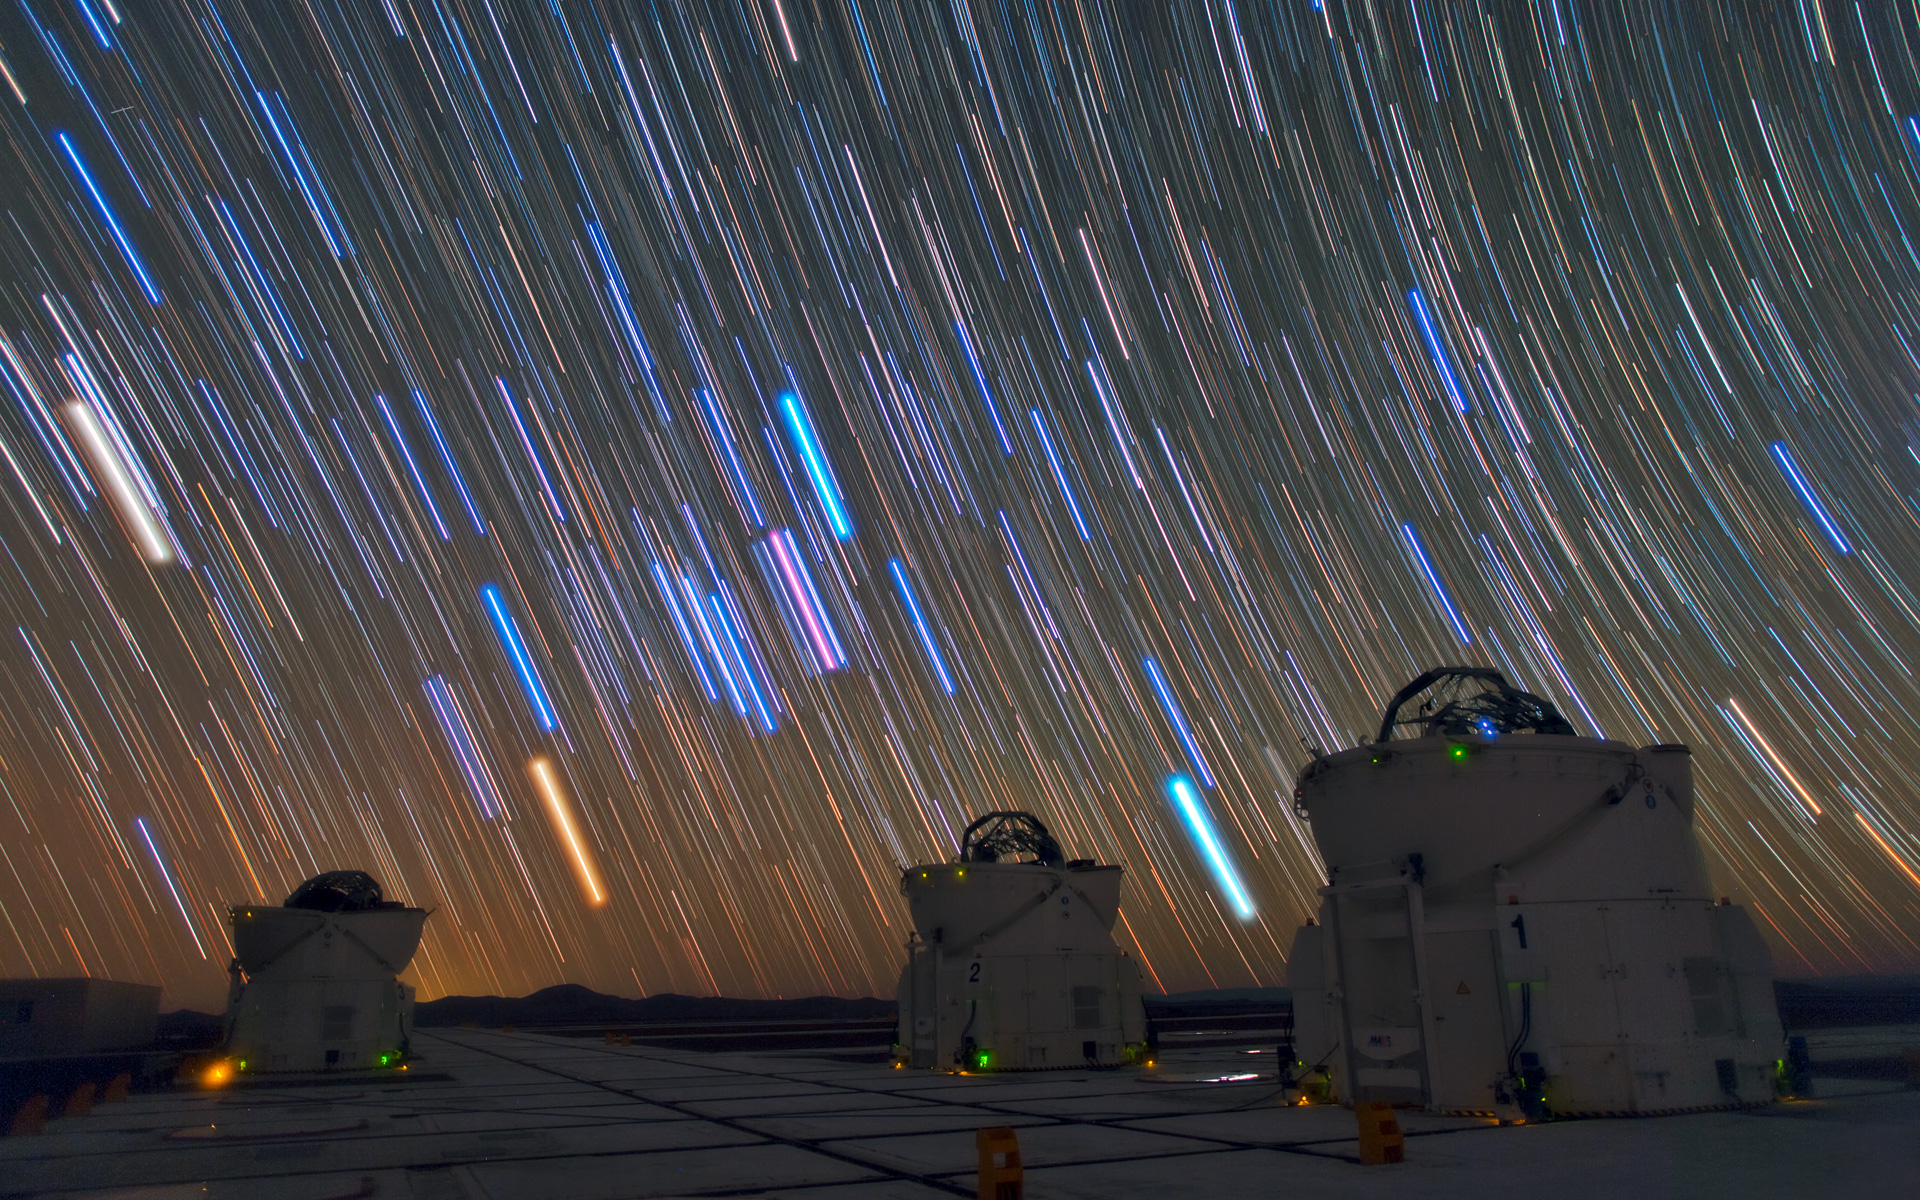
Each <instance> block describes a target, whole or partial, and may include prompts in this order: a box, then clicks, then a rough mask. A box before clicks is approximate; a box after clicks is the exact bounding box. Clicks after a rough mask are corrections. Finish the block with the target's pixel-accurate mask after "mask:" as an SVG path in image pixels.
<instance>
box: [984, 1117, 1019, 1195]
mask: <svg viewBox="0 0 1920 1200" xmlns="http://www.w3.org/2000/svg"><path fill="white" fill-rule="evenodd" d="M973 1144H974V1146H975V1148H977V1149H978V1150H979V1151H980V1186H979V1189H978V1191H977V1192H976V1193H975V1194H976V1195H977V1196H978V1197H979V1200H1025V1197H1026V1194H1027V1185H1026V1182H1025V1171H1024V1169H1023V1168H1022V1167H1021V1166H1020V1139H1019V1138H1018V1137H1016V1136H1014V1132H1013V1130H1011V1129H1008V1128H1007V1127H1006V1126H1004V1125H1002V1126H998V1127H996V1128H993V1129H978V1130H975V1131H974V1134H973ZM996 1158H997V1159H998V1160H999V1161H998V1162H995V1161H994V1160H995V1159H996Z"/></svg>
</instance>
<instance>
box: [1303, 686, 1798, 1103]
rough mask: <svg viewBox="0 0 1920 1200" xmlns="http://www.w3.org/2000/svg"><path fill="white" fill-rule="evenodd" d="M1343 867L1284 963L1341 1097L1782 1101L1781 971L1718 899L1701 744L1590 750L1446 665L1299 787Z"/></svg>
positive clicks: (1531, 708)
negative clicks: (1698, 773)
mask: <svg viewBox="0 0 1920 1200" xmlns="http://www.w3.org/2000/svg"><path fill="white" fill-rule="evenodd" d="M1294 804H1295V808H1296V810H1297V811H1298V812H1299V813H1300V814H1301V815H1302V816H1304V817H1306V818H1307V819H1308V820H1309V821H1310V822H1311V824H1312V829H1313V836H1314V840H1315V842H1316V843H1317V844H1318V846H1319V849H1320V853H1321V856H1322V857H1323V858H1324V860H1325V862H1326V867H1327V877H1328V883H1327V886H1326V887H1325V888H1323V889H1322V890H1321V899H1320V910H1319V919H1318V921H1317V922H1309V923H1308V924H1307V925H1306V926H1305V927H1303V928H1301V929H1300V930H1299V932H1298V933H1297V934H1296V935H1295V938H1294V943H1293V953H1292V955H1291V956H1290V958H1289V967H1290V971H1291V983H1292V985H1293V1002H1294V1020H1295V1025H1296V1048H1297V1056H1298V1059H1299V1062H1300V1065H1301V1066H1303V1067H1305V1068H1307V1069H1308V1070H1309V1071H1313V1070H1316V1069H1317V1070H1319V1071H1324V1072H1325V1073H1326V1074H1327V1076H1328V1084H1329V1086H1330V1090H1331V1094H1332V1095H1333V1096H1334V1097H1336V1098H1338V1099H1341V1100H1344V1101H1347V1102H1355V1101H1362V1100H1367V1101H1374V1100H1377V1101H1385V1102H1388V1103H1397V1104H1408V1103H1412V1104H1420V1105H1423V1106H1425V1107H1428V1108H1431V1109H1436V1110H1444V1111H1461V1112H1480V1113H1488V1112H1498V1113H1503V1114H1510V1113H1514V1112H1516V1111H1517V1112H1521V1113H1524V1114H1527V1115H1540V1114H1543V1113H1546V1112H1549V1111H1550V1112H1552V1113H1557V1114H1562V1115H1569V1114H1595V1115H1599V1114H1624V1113H1655V1112H1672V1111H1677V1110H1685V1109H1701V1108H1713V1107H1732V1106H1740V1105H1746V1104H1751V1103H1756V1102H1762V1101H1766V1100H1770V1099H1772V1098H1773V1096H1774V1077H1775V1062H1776V1060H1778V1059H1779V1057H1780V1054H1781V1045H1782V1033H1781V1027H1780V1019H1779V1015H1778V1013H1777V1011H1776V1009H1775V1006H1774V996H1773V964H1772V960H1771V957H1770V955H1769V953H1768V950H1767V947H1766V944H1765V943H1764V942H1763V941H1761V939H1760V936H1759V934H1758V932H1757V931H1756V929H1755V927H1754V924H1753V921H1752V919H1751V918H1750V917H1749V916H1748V915H1747V912H1746V910H1745V909H1744V908H1741V907H1740V906H1738V905H1734V904H1730V903H1727V902H1725V901H1721V902H1718V903H1716V902H1715V900H1714V897H1713V893H1712V889H1711V886H1710V884H1709V882H1708V878H1707V869H1706V863H1705V860H1704V858H1703V857H1702V854H1701V850H1700V843H1699V841H1698V839H1697V838H1696V836H1695V834H1694V829H1693V813H1694V798H1693V770H1692V763H1691V758H1690V754H1689V752H1688V750H1687V747H1685V746H1680V745H1654V746H1643V747H1640V748H1638V749H1636V748H1634V747H1633V746H1630V745H1627V744H1625V743H1623V742H1615V741H1609V740H1605V739H1603V738H1597V737H1581V736H1579V735H1578V734H1576V733H1575V731H1574V729H1573V726H1572V725H1571V724H1570V723H1569V722H1568V721H1567V720H1566V718H1565V717H1564V716H1562V715H1561V714H1560V713H1559V712H1558V711H1557V710H1556V709H1555V708H1554V706H1553V705H1552V704H1551V703H1550V702H1548V701H1546V700H1544V699H1542V698H1541V697H1538V696H1534V695H1531V694H1529V693H1527V692H1523V691H1521V690H1519V689H1517V688H1515V687H1513V686H1512V685H1511V684H1509V683H1508V682H1507V681H1506V679H1505V678H1504V677H1502V676H1501V674H1500V673H1499V672H1497V671H1493V670H1489V669H1487V668H1483V667H1442V668H1438V669H1436V670H1433V671H1428V672H1427V673H1425V674H1423V675H1421V676H1420V677H1419V678H1417V679H1415V680H1414V681H1413V682H1411V683H1409V684H1408V685H1407V686H1406V687H1405V688H1403V689H1401V691H1400V692H1399V693H1398V694H1397V695H1395V696H1394V697H1393V699H1392V700H1391V701H1390V702H1389V703H1388V705H1387V708H1386V711H1385V713H1384V714H1383V716H1382V719H1381V723H1380V730H1379V735H1378V737H1377V738H1375V739H1374V740H1372V741H1371V742H1367V743H1364V744H1362V745H1361V746H1359V747H1358V748H1356V749H1352V750H1345V751H1341V752H1339V753H1336V754H1331V755H1326V756H1323V757H1320V758H1317V759H1315V760H1314V761H1313V762H1311V763H1309V764H1307V766H1306V768H1305V769H1304V770H1303V771H1302V772H1301V773H1300V776H1299V779H1298V782H1297V786H1296V788H1295V791H1294Z"/></svg>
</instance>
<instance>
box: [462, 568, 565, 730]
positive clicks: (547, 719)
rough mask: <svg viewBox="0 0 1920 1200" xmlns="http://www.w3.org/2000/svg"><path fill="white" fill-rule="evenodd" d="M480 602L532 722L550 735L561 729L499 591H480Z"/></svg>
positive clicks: (486, 587)
mask: <svg viewBox="0 0 1920 1200" xmlns="http://www.w3.org/2000/svg"><path fill="white" fill-rule="evenodd" d="M480 598H481V600H483V601H484V602H485V603H486V606H487V615H488V616H489V617H491V618H492V619H493V630H494V632H495V633H496V634H498V635H499V636H500V645H501V646H502V647H504V648H505V649H506V652H507V658H508V660H509V661H510V662H512V663H513V672H514V674H515V675H518V676H519V677H520V687H521V688H522V690H524V691H525V692H526V696H527V705H528V707H530V708H532V709H533V719H534V720H535V721H537V722H539V725H540V728H542V729H544V730H546V731H547V732H548V733H552V732H553V731H554V730H555V729H557V728H559V727H560V718H559V716H558V715H556V714H555V712H554V711H553V705H552V704H551V703H549V702H548V700H547V689H546V687H545V686H544V685H543V684H542V683H541V682H540V672H539V671H537V670H535V669H534V665H533V657H532V656H531V655H530V654H528V653H527V644H526V643H525V642H523V641H521V640H520V627H519V626H518V625H516V624H514V620H513V614H512V613H510V612H508V611H507V602H506V601H505V600H504V599H502V598H501V596H500V589H499V588H498V587H496V586H494V585H493V584H491V583H489V584H485V585H483V586H482V587H481V589H480Z"/></svg>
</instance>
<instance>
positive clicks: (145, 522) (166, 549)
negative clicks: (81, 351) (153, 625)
mask: <svg viewBox="0 0 1920 1200" xmlns="http://www.w3.org/2000/svg"><path fill="white" fill-rule="evenodd" d="M65 411H66V417H67V423H68V424H69V425H71V426H72V427H73V431H74V433H75V434H76V435H78V436H79V438H80V446H81V449H83V450H85V451H86V455H87V462H88V464H89V465H90V466H92V467H93V472H94V474H95V475H97V476H99V478H100V481H101V482H103V483H105V484H106V485H107V497H108V499H109V500H111V501H112V502H113V508H114V511H115V512H117V513H119V514H120V522H121V524H123V525H125V526H126V528H127V533H128V534H129V535H131V537H132V539H133V544H134V546H135V548H137V549H138V550H139V551H140V556H141V557H142V558H144V559H146V560H147V561H148V562H150V563H152V564H153V565H154V566H156V567H161V566H166V565H167V564H168V563H171V562H172V561H173V560H174V553H173V540H172V539H171V538H169V537H168V536H167V531H166V530H165V529H164V528H162V527H161V525H160V520H159V518H158V517H156V516H155V515H154V512H153V509H152V508H150V507H148V505H147V501H146V498H145V497H144V496H142V495H141V494H140V489H139V487H138V486H137V485H136V484H135V483H134V481H133V472H132V471H131V470H130V469H129V467H128V464H127V463H126V462H124V461H122V459H121V456H120V451H119V450H118V449H117V448H115V446H114V444H113V442H112V441H111V440H109V439H108V437H107V431H106V430H105V429H104V428H102V427H101V425H100V418H99V416H97V415H96V414H95V413H94V411H93V407H92V406H91V405H89V404H87V403H86V402H85V401H83V400H75V401H73V402H72V403H70V404H68V405H67V407H66V410H65Z"/></svg>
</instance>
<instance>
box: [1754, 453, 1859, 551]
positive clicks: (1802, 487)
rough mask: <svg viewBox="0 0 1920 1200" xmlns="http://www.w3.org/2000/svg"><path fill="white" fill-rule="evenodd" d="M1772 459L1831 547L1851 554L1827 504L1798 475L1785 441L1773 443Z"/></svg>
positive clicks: (1798, 472)
mask: <svg viewBox="0 0 1920 1200" xmlns="http://www.w3.org/2000/svg"><path fill="white" fill-rule="evenodd" d="M1773 460H1774V461H1775V462H1777V463H1779V464H1780V470H1781V471H1783V472H1784V473H1785V474H1786V476H1787V481H1788V482H1789V483H1791V484H1793V490H1794V491H1796V492H1798V493H1799V494H1800V502H1801V503H1803V504H1805V505H1806V506H1807V511H1808V512H1810V513H1812V514H1813V516H1814V519H1815V520H1817V521H1819V522H1820V528H1822V529H1824V530H1826V531H1827V536H1828V537H1829V538H1832V539H1833V548H1834V549H1835V550H1838V551H1839V552H1840V553H1842V554H1852V553H1853V547H1851V546H1849V545H1847V539H1846V538H1844V537H1841V536H1840V527H1839V526H1837V525H1835V524H1834V523H1833V518H1832V517H1830V516H1828V515H1827V506H1826V505H1824V504H1822V503H1820V497H1818V496H1816V495H1814V494H1813V489H1812V488H1810V487H1808V486H1807V481H1806V480H1805V479H1802V478H1801V477H1800V468H1799V467H1796V466H1795V465H1794V464H1793V456H1792V455H1790V454H1788V453H1787V446H1786V443H1785V442H1775V443H1774V444H1773Z"/></svg>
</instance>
